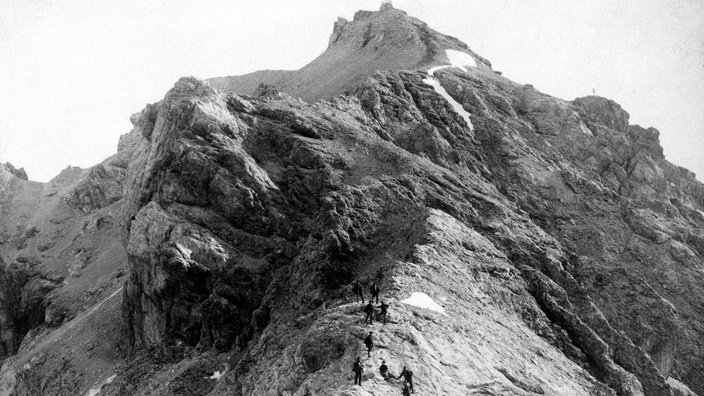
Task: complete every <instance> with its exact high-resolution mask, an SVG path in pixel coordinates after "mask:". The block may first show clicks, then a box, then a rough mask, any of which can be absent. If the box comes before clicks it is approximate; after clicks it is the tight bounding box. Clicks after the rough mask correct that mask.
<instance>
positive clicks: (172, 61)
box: [0, 0, 704, 181]
mask: <svg viewBox="0 0 704 396" xmlns="http://www.w3.org/2000/svg"><path fill="white" fill-rule="evenodd" d="M379 5H380V1H378V0H373V1H372V0H339V1H338V0H296V1H273V0H257V1H232V0H230V1H226V0H197V1H196V0H169V1H166V0H153V1H148V0H120V1H114V0H112V1H106V0H31V1H29V0H0V161H2V162H5V161H10V162H12V163H13V164H14V165H15V166H18V167H19V166H22V167H24V168H25V169H26V170H27V172H28V173H29V177H30V179H33V180H38V181H48V180H49V179H51V178H52V177H54V176H56V174H58V172H59V171H60V170H61V169H63V168H65V167H66V166H68V165H74V166H81V167H89V166H92V165H95V164H97V163H99V162H101V161H102V160H103V159H105V158H107V157H108V156H110V155H111V154H113V153H114V152H115V150H116V147H117V140H118V137H119V135H121V134H123V133H126V132H128V131H129V130H130V129H131V124H130V122H129V117H130V115H131V114H132V113H135V112H138V111H140V110H141V109H142V108H143V107H144V105H145V104H147V103H150V102H155V101H158V100H160V99H161V98H163V96H164V94H165V93H166V91H167V90H168V89H169V88H170V87H172V86H173V84H174V82H176V80H178V78H179V77H181V76H187V75H194V76H196V77H200V78H208V77H216V76H224V75H236V74H243V73H247V72H251V71H255V70H259V69H297V68H300V67H301V66H303V65H305V64H306V63H308V62H309V61H311V60H312V59H313V58H315V57H316V56H317V55H318V54H320V53H321V52H323V51H324V50H325V47H326V46H327V42H328V37H329V35H330V33H331V32H332V27H333V23H334V22H335V20H336V19H337V17H338V16H342V17H344V18H347V19H352V16H353V15H354V12H355V11H357V10H359V9H367V10H376V9H378V8H379ZM394 6H395V7H396V8H400V9H403V10H405V11H406V12H408V13H409V14H410V15H412V16H415V17H417V18H419V19H421V20H424V21H425V22H427V23H428V24H429V25H430V26H431V27H432V28H434V29H435V30H438V31H440V32H442V33H445V34H449V35H452V36H455V37H457V38H459V39H460V40H462V41H464V42H465V43H467V45H469V47H470V48H472V49H473V50H474V51H476V52H477V53H479V54H481V55H482V56H484V57H486V58H487V59H489V60H491V61H492V63H493V64H494V68H495V69H496V70H501V71H502V72H503V73H504V76H506V77H508V78H510V79H512V80H514V81H516V82H519V83H526V84H533V85H534V86H535V88H536V89H538V90H540V91H543V92H545V93H548V94H551V95H554V96H557V97H560V98H562V99H566V100H572V99H574V98H576V97H579V96H585V95H589V94H591V92H592V89H595V90H596V93H597V95H600V96H605V97H608V98H611V99H614V100H615V101H617V102H618V103H619V104H621V105H622V106H623V107H624V108H625V109H626V110H627V111H628V112H629V113H630V114H631V123H637V124H640V125H641V126H653V127H655V128H657V129H659V130H660V132H661V135H660V139H661V143H662V145H663V146H664V148H665V155H666V156H667V158H668V159H669V160H670V161H671V162H673V163H675V164H678V165H682V166H685V167H687V168H689V169H690V170H692V171H695V172H696V173H697V174H698V179H699V180H704V0H619V1H613V0H582V1H576V0H531V1H525V0H432V1H430V0H425V1H424V0H396V1H394Z"/></svg>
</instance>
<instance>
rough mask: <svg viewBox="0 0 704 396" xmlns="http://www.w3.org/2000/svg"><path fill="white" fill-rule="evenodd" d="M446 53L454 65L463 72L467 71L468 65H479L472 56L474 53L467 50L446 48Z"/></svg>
mask: <svg viewBox="0 0 704 396" xmlns="http://www.w3.org/2000/svg"><path fill="white" fill-rule="evenodd" d="M445 55H447V59H448V60H449V61H450V63H451V64H452V66H455V67H457V68H459V69H460V70H462V71H463V72H466V71H467V67H466V66H469V67H477V61H475V60H474V58H472V55H470V54H468V53H466V52H462V51H457V50H451V49H446V50H445Z"/></svg>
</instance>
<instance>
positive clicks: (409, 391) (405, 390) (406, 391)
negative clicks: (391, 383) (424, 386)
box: [401, 382, 411, 396]
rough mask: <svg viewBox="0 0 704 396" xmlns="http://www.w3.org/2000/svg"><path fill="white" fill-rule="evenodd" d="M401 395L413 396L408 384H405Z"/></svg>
mask: <svg viewBox="0 0 704 396" xmlns="http://www.w3.org/2000/svg"><path fill="white" fill-rule="evenodd" d="M401 395H403V396H411V390H410V389H409V388H408V382H404V383H403V390H402V393H401Z"/></svg>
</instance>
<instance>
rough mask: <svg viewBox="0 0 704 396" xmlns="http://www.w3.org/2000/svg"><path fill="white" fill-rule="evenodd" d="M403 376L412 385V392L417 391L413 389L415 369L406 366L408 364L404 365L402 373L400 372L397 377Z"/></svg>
mask: <svg viewBox="0 0 704 396" xmlns="http://www.w3.org/2000/svg"><path fill="white" fill-rule="evenodd" d="M401 377H403V379H404V380H405V381H406V382H408V385H409V386H410V387H411V393H416V392H415V391H414V390H413V371H411V370H409V369H407V368H406V366H403V370H401V374H399V376H398V377H396V379H400V378H401Z"/></svg>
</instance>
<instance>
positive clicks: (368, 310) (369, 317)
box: [364, 301, 374, 324]
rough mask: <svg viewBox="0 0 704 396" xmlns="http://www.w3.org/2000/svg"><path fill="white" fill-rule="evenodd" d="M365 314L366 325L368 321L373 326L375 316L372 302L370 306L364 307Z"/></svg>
mask: <svg viewBox="0 0 704 396" xmlns="http://www.w3.org/2000/svg"><path fill="white" fill-rule="evenodd" d="M364 312H365V313H366V314H367V316H365V317H364V323H367V321H369V324H371V323H372V316H374V305H372V302H371V301H369V304H367V305H366V306H364Z"/></svg>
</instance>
